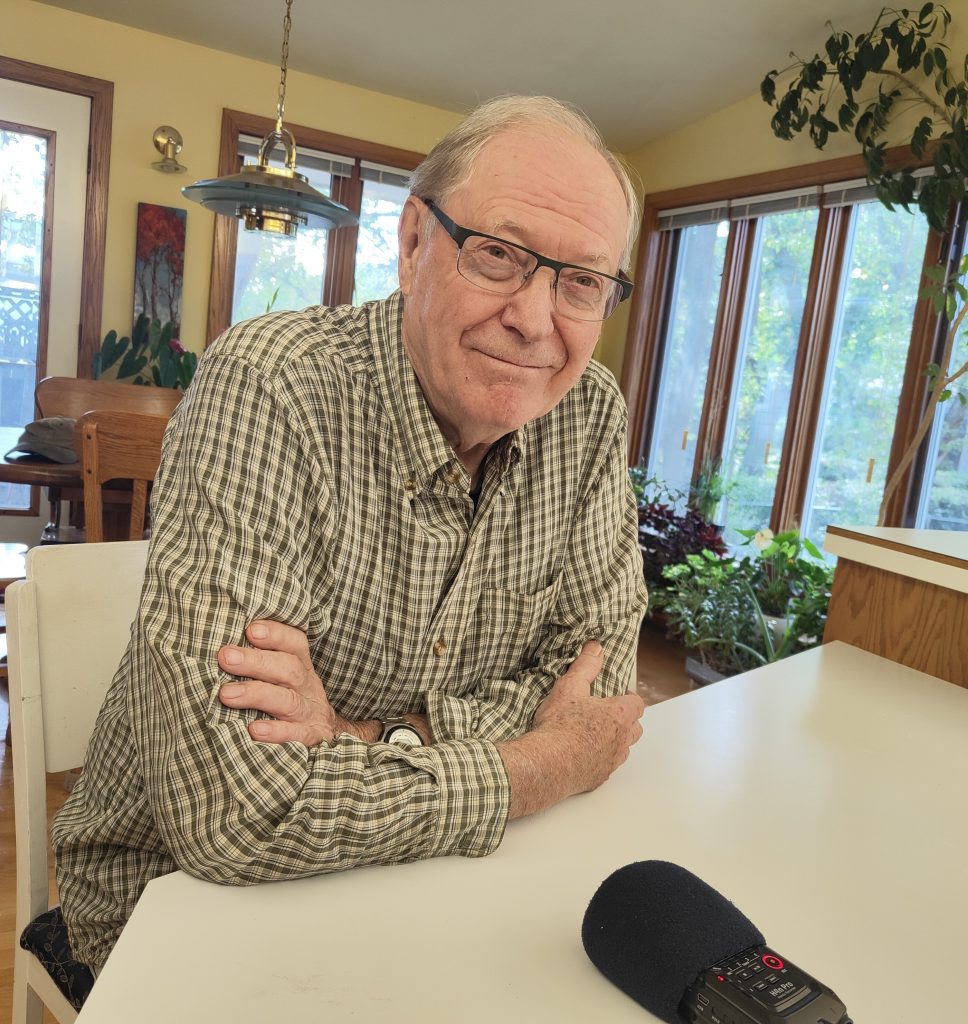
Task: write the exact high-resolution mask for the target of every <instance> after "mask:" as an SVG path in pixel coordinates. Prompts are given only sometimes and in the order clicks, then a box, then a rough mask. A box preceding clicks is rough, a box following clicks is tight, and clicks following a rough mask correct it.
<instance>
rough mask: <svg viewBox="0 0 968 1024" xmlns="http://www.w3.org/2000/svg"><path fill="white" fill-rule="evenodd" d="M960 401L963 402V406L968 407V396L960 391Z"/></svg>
mask: <svg viewBox="0 0 968 1024" xmlns="http://www.w3.org/2000/svg"><path fill="white" fill-rule="evenodd" d="M958 401H959V402H961V404H962V406H966V405H968V395H966V394H965V393H964V391H959V392H958Z"/></svg>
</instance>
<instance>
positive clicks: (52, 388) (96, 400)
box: [34, 377, 182, 420]
mask: <svg viewBox="0 0 968 1024" xmlns="http://www.w3.org/2000/svg"><path fill="white" fill-rule="evenodd" d="M34 399H35V400H36V402H37V409H38V411H39V412H40V415H41V416H69V417H70V418H71V419H72V420H76V419H80V418H81V416H83V415H84V413H86V412H87V411H88V410H89V409H119V410H120V409H127V410H128V411H130V412H145V413H152V414H154V415H155V416H171V414H172V412H173V411H174V409H175V406H176V405H178V403H179V402H180V401H181V399H182V392H181V391H178V390H176V389H175V388H156V387H146V386H143V385H139V384H124V383H119V382H118V381H116V380H86V379H84V378H82V377H44V379H43V380H42V381H40V382H39V383H38V384H37V388H36V390H35V391H34Z"/></svg>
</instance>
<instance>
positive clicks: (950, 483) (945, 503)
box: [914, 243, 968, 530]
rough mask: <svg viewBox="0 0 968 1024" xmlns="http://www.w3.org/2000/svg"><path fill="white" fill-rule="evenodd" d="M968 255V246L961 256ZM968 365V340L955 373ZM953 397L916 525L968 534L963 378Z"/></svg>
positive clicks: (959, 348) (931, 456)
mask: <svg viewBox="0 0 968 1024" xmlns="http://www.w3.org/2000/svg"><path fill="white" fill-rule="evenodd" d="M966 255H968V243H964V244H963V246H962V251H961V256H962V257H964V256H966ZM966 362H968V336H966V335H965V334H964V333H962V334H961V337H960V338H959V339H958V341H957V343H956V345H955V347H954V351H953V353H952V356H951V370H952V372H953V371H954V370H955V369H957V368H958V367H960V366H964V364H965V363H966ZM951 390H952V392H953V393H952V396H951V398H949V399H948V401H946V402H944V403H943V404H942V405H941V406H940V407H939V408H938V411H937V413H936V414H935V417H934V422H933V423H932V425H931V427H932V429H931V433H930V435H929V440H928V454H927V457H926V459H925V470H924V483H923V486H922V487H921V488H919V501H918V508H917V515H916V518H915V522H914V525H915V526H916V527H919V528H921V529H925V530H968V384H966V381H965V378H964V377H961V378H960V379H959V380H957V381H956V382H955V383H954V384H953V385H952V388H951Z"/></svg>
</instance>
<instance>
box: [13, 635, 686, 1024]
mask: <svg viewBox="0 0 968 1024" xmlns="http://www.w3.org/2000/svg"><path fill="white" fill-rule="evenodd" d="M683 662H684V655H683V653H682V650H681V648H679V647H677V646H676V645H675V644H672V643H670V642H669V641H668V640H666V639H665V637H664V636H663V635H662V634H661V633H660V632H658V631H657V630H655V629H654V628H652V627H650V626H649V625H648V624H646V625H645V627H644V628H643V630H642V637H641V640H640V642H639V653H638V678H639V693H640V694H641V695H642V697H643V698H644V699H645V702H646V703H647V704H656V703H658V702H659V701H663V700H667V699H669V698H670V697H675V696H677V695H678V694H680V693H685V692H687V691H688V690H689V688H690V683H689V680H688V678H687V677H686V675H685V673H684V672H683ZM8 718H9V707H8V703H7V692H6V687H5V686H4V687H3V690H2V693H0V736H4V735H6V732H7V721H8ZM66 798H67V790H66V789H65V787H64V776H63V775H52V776H50V778H49V779H48V783H47V812H48V817H49V818H52V817H53V816H54V814H55V813H56V812H57V811H58V810H59V809H60V806H61V804H63V803H64V800H65V799H66ZM15 861H16V857H15V849H14V813H13V766H12V764H11V758H10V747H9V746H7V745H6V744H5V743H3V742H2V740H0V1024H5V1022H6V1021H9V1020H10V1013H11V989H12V987H13V949H14V942H15V941H16V939H17V937H16V936H15V935H14V930H15V929H14V924H15V899H16V889H15V874H16V871H15ZM51 884H52V885H53V870H52V871H51ZM44 1020H45V1022H47V1021H53V1020H54V1018H53V1017H51V1016H50V1015H49V1014H48V1013H46V1012H45V1015H44Z"/></svg>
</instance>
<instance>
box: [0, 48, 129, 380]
mask: <svg viewBox="0 0 968 1024" xmlns="http://www.w3.org/2000/svg"><path fill="white" fill-rule="evenodd" d="M0 78H9V79H10V80H12V81H15V82H23V83H24V84H26V85H37V86H40V87H41V88H43V89H53V90H56V91H58V92H68V93H74V94H75V95H78V96H87V97H88V98H89V99H90V101H91V121H90V126H89V128H88V161H87V164H88V167H87V196H86V201H85V208H84V250H83V258H82V264H81V308H80V310H79V315H80V322H79V324H78V332H77V376H78V377H90V376H91V369H92V366H93V363H94V356H95V354H96V353H97V351H98V349H99V348H100V347H101V308H102V304H103V300H104V250H105V243H106V238H107V221H108V178H109V175H110V168H111V124H112V117H113V111H114V83H113V82H108V81H105V80H104V79H102V78H91V77H90V76H88V75H78V74H74V73H73V72H71V71H61V70H59V69H58V68H49V67H45V66H44V65H42V64H31V63H29V62H28V61H24V60H17V59H16V58H14V57H2V56H0Z"/></svg>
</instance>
